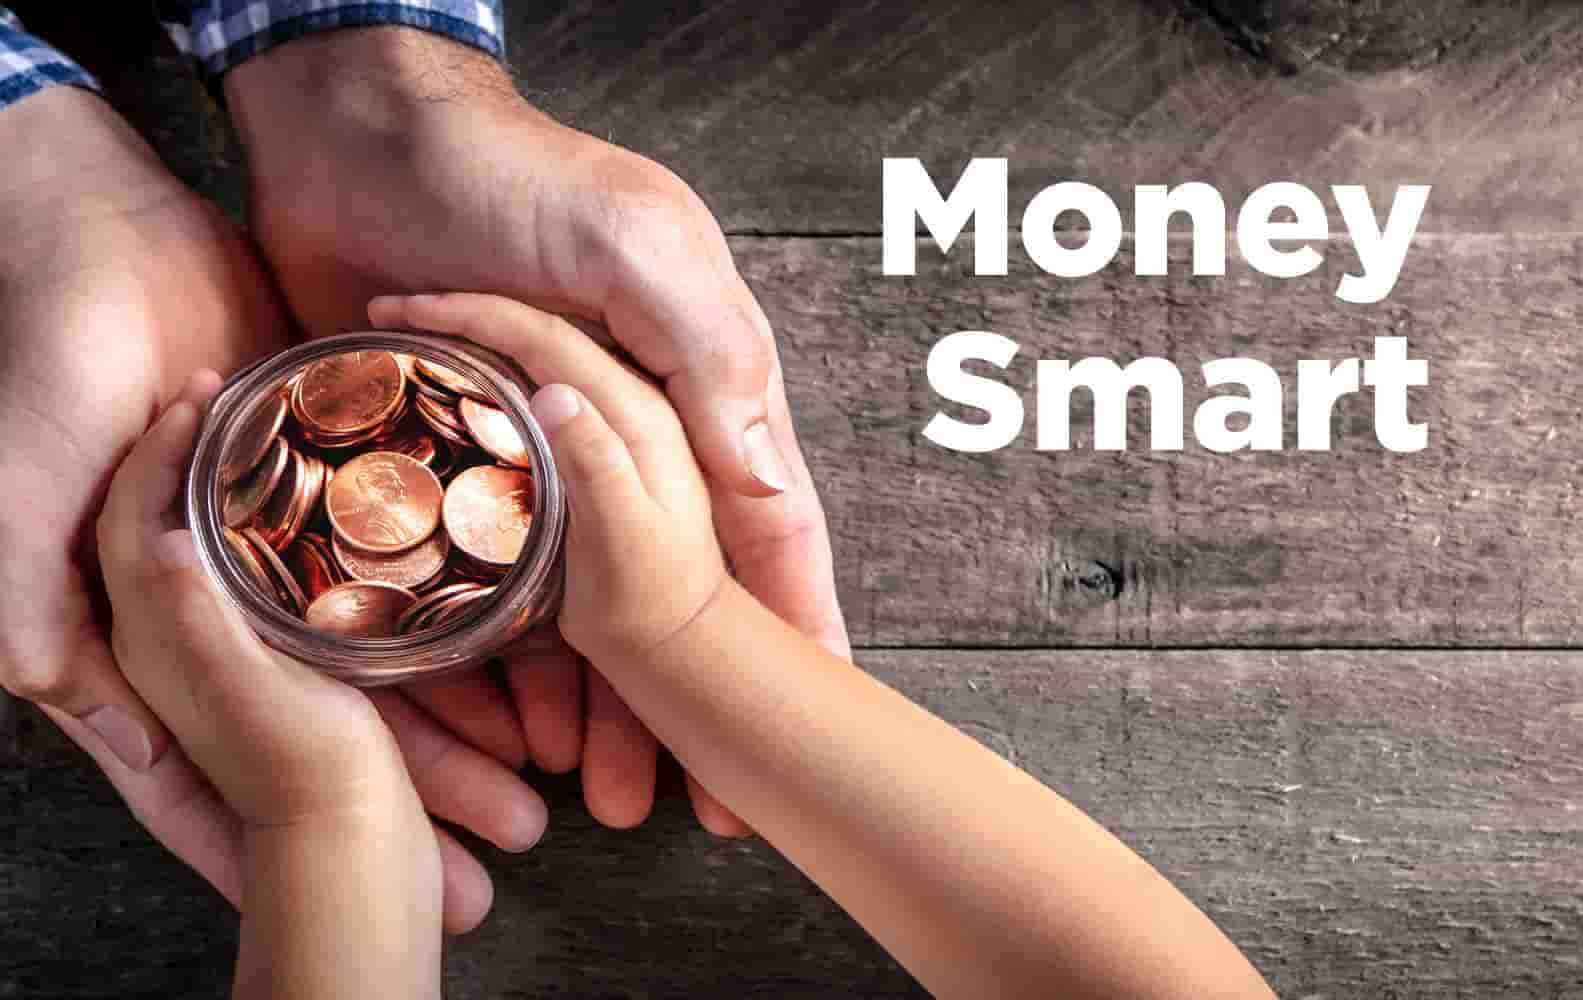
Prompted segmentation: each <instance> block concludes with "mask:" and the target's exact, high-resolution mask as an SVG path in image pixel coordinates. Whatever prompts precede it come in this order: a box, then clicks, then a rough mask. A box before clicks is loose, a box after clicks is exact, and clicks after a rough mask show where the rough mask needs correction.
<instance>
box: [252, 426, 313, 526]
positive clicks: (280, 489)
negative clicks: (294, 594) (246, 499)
mask: <svg viewBox="0 0 1583 1000" xmlns="http://www.w3.org/2000/svg"><path fill="white" fill-rule="evenodd" d="M301 454H302V453H301V452H299V451H297V450H296V449H294V448H293V449H290V451H289V454H288V455H287V462H286V469H285V472H284V473H283V474H282V475H281V477H280V482H279V483H277V484H276V485H275V491H274V492H273V493H271V494H270V495H269V499H268V500H267V501H265V503H264V509H263V510H261V511H259V512H258V516H257V517H255V518H254V519H253V526H254V527H256V528H257V529H258V533H259V534H260V535H262V536H263V537H264V539H265V540H266V541H268V542H269V543H270V545H271V547H275V542H276V539H278V538H284V537H285V535H286V530H287V528H288V527H289V525H290V522H291V520H292V517H293V514H294V508H295V505H296V503H297V494H298V493H299V492H300V490H301V487H300V486H299V485H298V480H299V479H301V477H302V476H303V475H304V474H305V470H306V469H307V463H305V462H303V461H302V460H301V459H300V458H299V456H300V455H301ZM279 547H280V548H284V547H285V545H284V544H281V545H280V546H279Z"/></svg>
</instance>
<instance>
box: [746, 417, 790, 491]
mask: <svg viewBox="0 0 1583 1000" xmlns="http://www.w3.org/2000/svg"><path fill="white" fill-rule="evenodd" d="M742 450H743V451H744V452H746V453H747V460H748V472H750V473H752V474H753V478H754V479H757V480H758V481H759V482H761V483H763V484H764V485H765V486H768V487H769V488H770V489H772V490H774V491H775V492H776V493H785V492H786V491H787V490H789V489H791V470H790V469H788V468H787V467H786V459H785V458H783V457H781V450H780V448H778V447H776V445H775V439H774V438H773V437H771V436H770V425H769V424H768V423H766V422H764V421H762V420H761V421H759V422H758V423H756V424H754V425H753V426H752V427H749V428H748V429H747V430H745V431H743V432H742Z"/></svg>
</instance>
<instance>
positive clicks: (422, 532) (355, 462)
mask: <svg viewBox="0 0 1583 1000" xmlns="http://www.w3.org/2000/svg"><path fill="white" fill-rule="evenodd" d="M444 499H445V491H444V489H442V488H441V486H440V481H439V479H437V478H436V477H435V475H434V473H433V472H430V471H429V470H428V469H427V468H425V467H424V465H423V463H421V462H419V461H417V460H416V459H413V458H409V457H408V456H406V455H401V454H397V453H396V452H393V451H371V452H365V453H364V454H362V455H359V456H357V457H356V458H354V459H352V460H351V461H349V462H347V463H346V464H345V465H343V466H341V467H340V468H339V469H336V470H335V475H334V476H333V477H332V478H331V479H330V486H329V489H328V490H327V492H326V494H325V509H326V511H327V512H328V513H329V515H330V524H331V526H332V527H333V528H334V529H335V533H336V534H337V535H340V536H341V540H342V541H343V542H345V543H347V544H348V545H351V546H352V547H353V548H358V549H363V550H365V551H368V552H387V553H388V552H403V551H405V550H407V549H410V548H412V547H413V546H415V545H417V544H418V543H419V542H421V541H423V540H424V539H425V538H428V537H429V536H430V535H431V534H433V533H434V529H435V528H436V527H438V526H439V524H440V507H441V504H442V503H443V502H444Z"/></svg>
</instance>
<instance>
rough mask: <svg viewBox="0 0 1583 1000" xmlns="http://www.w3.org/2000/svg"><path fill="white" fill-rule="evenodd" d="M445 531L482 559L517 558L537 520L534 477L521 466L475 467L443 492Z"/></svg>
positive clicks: (498, 562) (500, 562)
mask: <svg viewBox="0 0 1583 1000" xmlns="http://www.w3.org/2000/svg"><path fill="white" fill-rule="evenodd" d="M444 511H445V530H446V531H448V532H449V533H450V535H451V541H452V542H453V543H455V545H456V547H457V548H459V549H461V550H462V551H463V552H464V553H466V554H467V555H469V556H472V557H473V558H474V559H476V560H478V561H479V562H483V563H489V564H491V565H495V566H509V565H511V564H512V563H514V562H516V561H517V556H518V555H519V554H520V553H521V552H522V546H523V545H524V544H526V542H527V540H528V528H529V525H531V524H532V521H533V477H532V476H530V475H528V473H526V472H523V471H522V470H520V469H503V468H501V467H500V466H498V465H475V466H473V467H472V468H471V469H468V470H466V471H465V472H463V473H462V474H461V475H459V476H457V477H456V478H455V479H453V480H452V481H451V485H450V486H449V487H448V488H447V489H446V491H445V508H444Z"/></svg>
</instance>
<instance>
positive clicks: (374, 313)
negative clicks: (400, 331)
mask: <svg viewBox="0 0 1583 1000" xmlns="http://www.w3.org/2000/svg"><path fill="white" fill-rule="evenodd" d="M404 302H406V297H405V296H402V295H376V296H374V297H373V298H371V299H369V300H368V318H369V319H370V320H371V321H372V322H373V323H374V325H375V326H385V325H391V324H394V323H395V322H396V321H397V320H399V319H400V318H401V313H402V307H403V303H404Z"/></svg>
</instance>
